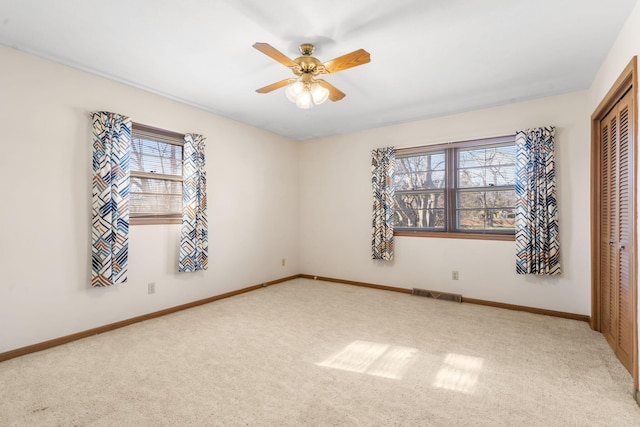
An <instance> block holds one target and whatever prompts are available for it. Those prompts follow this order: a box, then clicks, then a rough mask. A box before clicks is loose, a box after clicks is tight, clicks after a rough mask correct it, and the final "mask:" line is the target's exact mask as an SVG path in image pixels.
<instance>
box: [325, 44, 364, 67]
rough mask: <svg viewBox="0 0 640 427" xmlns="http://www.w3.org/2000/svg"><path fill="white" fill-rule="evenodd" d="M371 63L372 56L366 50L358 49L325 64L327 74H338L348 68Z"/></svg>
mask: <svg viewBox="0 0 640 427" xmlns="http://www.w3.org/2000/svg"><path fill="white" fill-rule="evenodd" d="M369 61H371V55H369V52H367V51H366V50H364V49H358V50H355V51H353V52H351V53H347V54H346V55H342V56H339V57H337V58H335V59H332V60H330V61H327V62H325V63H324V64H322V65H324V68H325V70H326V72H327V73H336V72H338V71H342V70H346V69H347V68H351V67H357V66H358V65H362V64H366V63H367V62H369Z"/></svg>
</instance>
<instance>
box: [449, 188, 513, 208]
mask: <svg viewBox="0 0 640 427" xmlns="http://www.w3.org/2000/svg"><path fill="white" fill-rule="evenodd" d="M515 204H516V194H515V191H514V190H505V191H460V192H458V205H457V207H458V208H460V209H468V208H513V206H515Z"/></svg>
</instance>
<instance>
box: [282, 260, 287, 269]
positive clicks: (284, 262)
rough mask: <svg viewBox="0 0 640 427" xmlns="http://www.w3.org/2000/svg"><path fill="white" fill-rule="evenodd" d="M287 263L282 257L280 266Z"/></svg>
mask: <svg viewBox="0 0 640 427" xmlns="http://www.w3.org/2000/svg"><path fill="white" fill-rule="evenodd" d="M286 263H287V260H286V259H284V258H282V266H283V267H284V265H285V264H286Z"/></svg>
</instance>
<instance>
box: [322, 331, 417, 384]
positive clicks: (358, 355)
mask: <svg viewBox="0 0 640 427" xmlns="http://www.w3.org/2000/svg"><path fill="white" fill-rule="evenodd" d="M417 353H418V349H416V348H411V347H402V346H399V345H391V344H380V343H375V342H369V341H354V342H352V343H351V344H349V345H348V346H346V347H345V348H344V349H342V350H340V351H339V352H337V353H335V354H334V355H332V356H330V357H329V358H327V359H326V360H324V361H323V362H320V363H316V365H318V366H326V367H328V368H334V369H341V370H343V371H350V372H358V373H361V374H368V375H375V376H377V377H383V378H391V379H395V380H400V379H402V377H403V376H404V374H405V373H406V372H407V369H409V364H410V362H411V359H413V357H414V356H415V355H416V354H417Z"/></svg>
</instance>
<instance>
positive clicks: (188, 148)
mask: <svg viewBox="0 0 640 427" xmlns="http://www.w3.org/2000/svg"><path fill="white" fill-rule="evenodd" d="M204 140H205V138H204V136H202V135H196V134H187V135H185V137H184V172H183V174H184V179H183V185H182V200H183V207H182V235H181V238H180V262H179V265H178V271H197V270H206V269H207V266H208V261H209V255H208V252H209V231H208V227H207V174H206V171H205V170H204V166H205V161H204V146H205V144H204Z"/></svg>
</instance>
